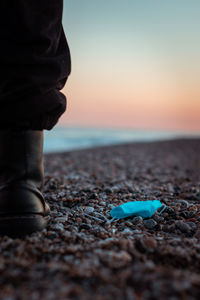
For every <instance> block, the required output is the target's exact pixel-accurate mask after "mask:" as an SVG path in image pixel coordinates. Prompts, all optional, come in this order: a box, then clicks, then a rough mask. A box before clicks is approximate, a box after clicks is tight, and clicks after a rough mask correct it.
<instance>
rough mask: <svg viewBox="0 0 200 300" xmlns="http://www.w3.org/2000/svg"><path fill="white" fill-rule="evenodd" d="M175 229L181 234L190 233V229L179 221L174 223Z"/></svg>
mask: <svg viewBox="0 0 200 300" xmlns="http://www.w3.org/2000/svg"><path fill="white" fill-rule="evenodd" d="M176 227H177V228H178V229H179V230H180V231H181V232H183V233H188V232H190V231H191V227H190V226H189V225H188V224H187V223H184V222H181V221H178V222H176Z"/></svg>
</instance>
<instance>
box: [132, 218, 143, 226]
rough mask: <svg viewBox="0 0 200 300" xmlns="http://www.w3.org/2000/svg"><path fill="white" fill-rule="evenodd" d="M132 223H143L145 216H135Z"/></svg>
mask: <svg viewBox="0 0 200 300" xmlns="http://www.w3.org/2000/svg"><path fill="white" fill-rule="evenodd" d="M132 223H133V224H134V225H137V224H142V223H143V218H142V217H140V216H137V217H134V218H133V220H132Z"/></svg>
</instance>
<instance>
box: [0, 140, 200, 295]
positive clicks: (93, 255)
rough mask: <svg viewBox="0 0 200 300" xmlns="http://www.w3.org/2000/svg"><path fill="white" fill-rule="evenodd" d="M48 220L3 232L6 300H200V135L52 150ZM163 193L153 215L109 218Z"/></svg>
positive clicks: (1, 290) (1, 284) (0, 261)
mask: <svg viewBox="0 0 200 300" xmlns="http://www.w3.org/2000/svg"><path fill="white" fill-rule="evenodd" d="M43 193H44V195H45V198H46V200H47V201H48V203H49V204H50V206H51V221H50V222H49V225H48V227H47V228H46V229H45V230H44V231H43V232H41V233H34V234H32V235H31V236H28V237H26V238H24V239H11V238H9V237H6V236H5V237H1V238H0V299H3V300H18V299H20V300H25V299H26V300H27V299H30V300H39V299H43V300H47V299H48V300H51V299H52V300H54V299H56V300H62V299H95V300H101V299H102V300H104V299H105V300H111V299H115V300H116V299H120V300H121V299H127V300H132V299H159V300H160V299H162V300H163V299H173V300H176V299H198V298H199V295H200V140H198V139H188V140H173V141H166V142H154V143H135V144H124V145H118V146H109V147H99V148H93V149H85V150H77V151H72V152H66V153H59V154H48V155H45V184H44V187H43ZM155 199H158V200H160V201H161V202H162V203H163V204H165V205H166V208H165V210H164V211H163V212H162V213H161V214H157V213H155V214H154V216H153V217H152V218H150V219H146V220H143V219H142V218H140V217H129V218H126V219H121V220H112V218H111V217H110V211H111V209H112V208H113V207H115V206H117V205H120V204H122V203H125V202H128V201H135V200H141V201H145V200H155Z"/></svg>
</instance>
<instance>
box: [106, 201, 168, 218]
mask: <svg viewBox="0 0 200 300" xmlns="http://www.w3.org/2000/svg"><path fill="white" fill-rule="evenodd" d="M160 207H162V203H161V202H160V201H159V200H148V201H131V202H127V203H124V204H121V205H119V206H117V207H114V208H113V209H112V210H111V212H110V215H111V217H112V218H116V219H122V218H126V217H130V216H141V217H142V218H150V217H152V216H153V214H154V213H155V211H156V210H157V209H158V208H160Z"/></svg>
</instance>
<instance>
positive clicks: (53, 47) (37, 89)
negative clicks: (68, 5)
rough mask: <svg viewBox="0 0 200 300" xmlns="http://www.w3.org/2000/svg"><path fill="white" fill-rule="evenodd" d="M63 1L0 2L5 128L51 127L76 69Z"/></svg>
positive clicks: (1, 123)
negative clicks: (64, 87)
mask: <svg viewBox="0 0 200 300" xmlns="http://www.w3.org/2000/svg"><path fill="white" fill-rule="evenodd" d="M62 11H63V0H42V1H39V0H17V1H16V0H11V1H8V0H1V1H0V43H1V45H0V129H4V128H5V129H7V128H8V127H14V128H16V126H21V127H23V128H28V129H51V128H52V127H53V126H54V125H55V124H56V123H57V121H58V119H59V117H60V116H61V115H62V113H63V112H64V111H65V109H66V99H65V96H64V95H63V94H62V93H61V92H60V90H61V89H62V88H63V86H64V84H65V82H66V80H67V77H68V75H69V74H70V70H71V63H70V52H69V48H68V44H67V41H66V38H65V34H64V31H63V27H62Z"/></svg>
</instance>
